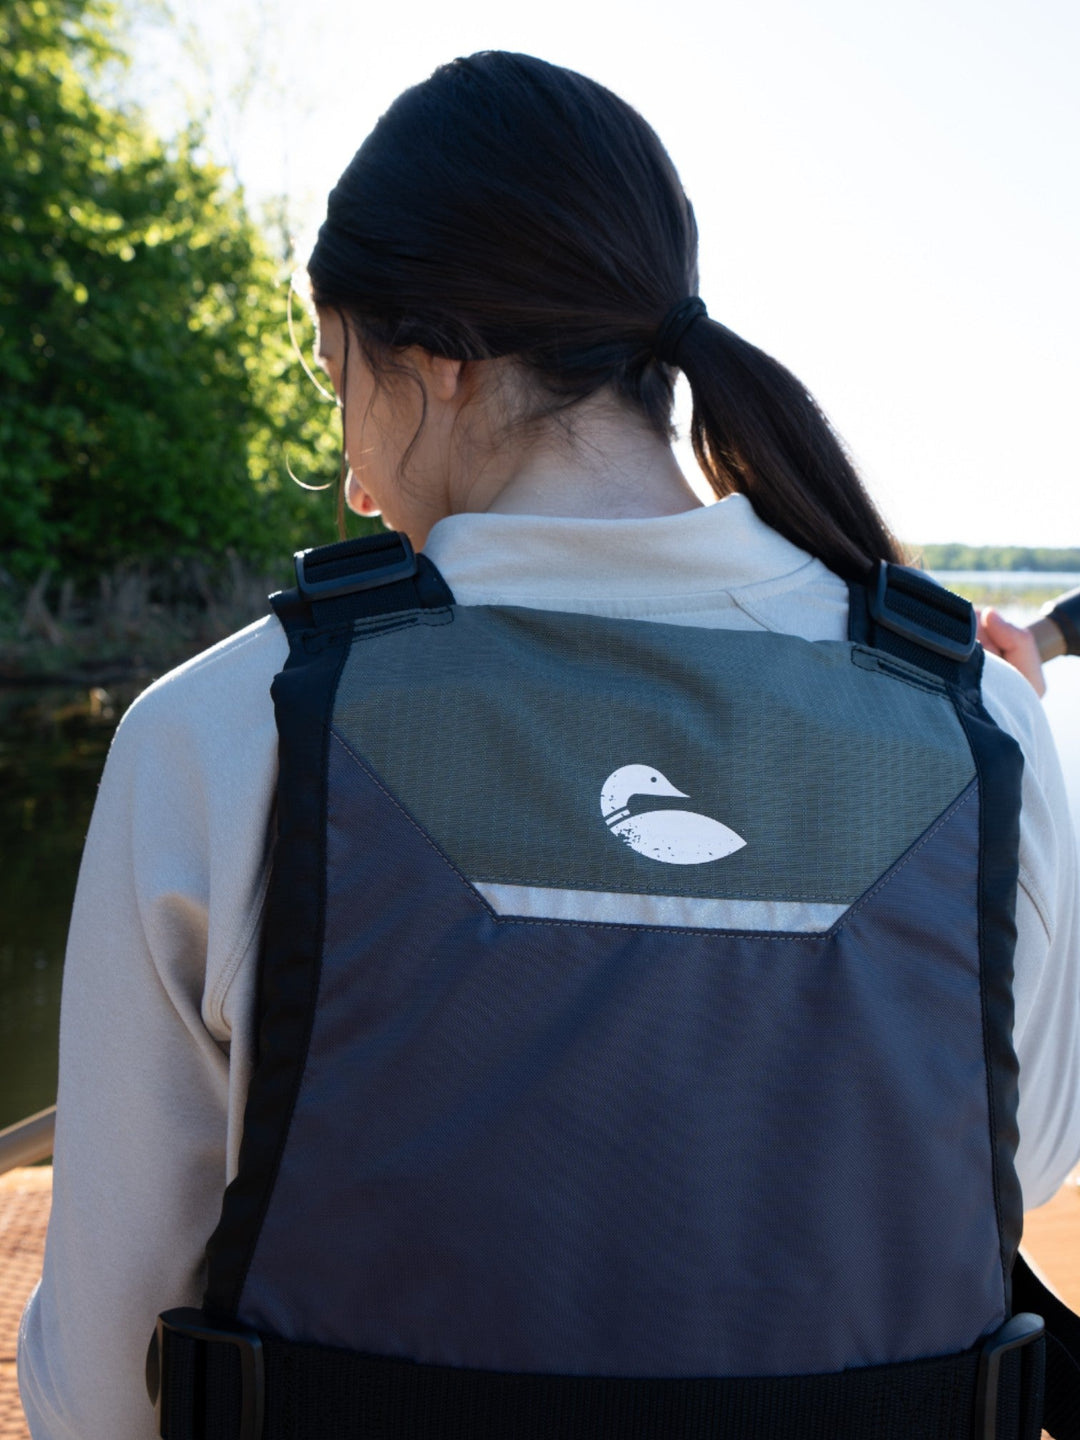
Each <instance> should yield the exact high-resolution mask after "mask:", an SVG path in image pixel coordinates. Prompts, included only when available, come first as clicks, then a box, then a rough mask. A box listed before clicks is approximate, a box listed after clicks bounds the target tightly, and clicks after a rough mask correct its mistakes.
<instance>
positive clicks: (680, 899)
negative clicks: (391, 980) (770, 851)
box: [472, 881, 849, 935]
mask: <svg viewBox="0 0 1080 1440" xmlns="http://www.w3.org/2000/svg"><path fill="white" fill-rule="evenodd" d="M472 883H473V885H474V886H475V888H476V889H477V890H478V891H479V892H480V894H481V895H482V896H483V897H484V899H485V900H486V901H487V902H488V904H489V905H490V906H491V908H492V909H493V910H494V911H495V913H496V915H516V916H520V917H521V918H522V919H528V920H586V921H593V922H595V923H598V924H605V925H669V926H670V925H677V926H680V927H683V928H687V929H691V930H756V931H762V930H764V931H769V932H775V931H784V932H788V933H792V932H794V933H796V934H800V935H806V934H816V933H819V932H821V931H822V930H829V929H831V927H832V926H833V925H835V924H836V922H837V920H839V919H840V917H841V915H843V914H844V912H845V910H847V909H848V908H849V907H848V906H846V905H826V904H818V903H816V902H814V901H803V900H700V899H697V898H696V897H694V896H692V895H625V894H622V893H620V892H618V891H605V890H556V889H552V888H549V887H545V886H535V885H491V884H486V883H483V882H477V881H473V882H472Z"/></svg>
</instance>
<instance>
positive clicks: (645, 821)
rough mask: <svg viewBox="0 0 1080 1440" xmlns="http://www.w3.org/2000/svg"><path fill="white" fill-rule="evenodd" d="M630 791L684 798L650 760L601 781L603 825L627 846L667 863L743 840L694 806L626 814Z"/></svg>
mask: <svg viewBox="0 0 1080 1440" xmlns="http://www.w3.org/2000/svg"><path fill="white" fill-rule="evenodd" d="M631 795H674V796H676V797H677V798H678V799H680V800H689V798H690V797H689V795H687V794H686V793H685V792H684V791H682V790H676V789H675V786H674V785H672V783H671V781H670V780H669V779H667V777H666V776H665V775H661V773H660V771H659V770H654V769H653V767H652V766H651V765H623V766H622V767H621V768H620V769H618V770H616V771H614V772H613V773H612V774H611V775H609V776H608V778H607V779H606V780H605V781H604V788H603V789H602V790H601V791H600V813H601V814H602V815H603V817H604V820H605V822H606V824H607V827H608V829H609V830H610V831H611V833H612V834H613V835H617V836H618V837H619V839H620V840H621V841H622V842H623V843H624V844H625V845H629V846H630V849H631V850H636V851H637V853H638V854H639V855H645V856H647V857H648V858H649V859H650V860H661V861H663V862H664V864H666V865H703V864H705V862H706V861H708V860H721V859H723V857H724V856H725V855H731V854H733V853H734V852H735V851H736V850H741V849H742V847H743V846H744V845H745V844H746V841H745V840H744V839H743V838H742V836H741V835H737V834H736V833H735V831H734V830H729V829H728V827H727V826H726V825H721V823H720V821H719V820H713V819H712V818H711V816H709V815H699V814H698V813H697V812H696V811H695V810H646V811H644V812H643V813H642V814H640V815H631V814H630V811H629V809H628V807H627V801H628V800H629V799H630V797H631Z"/></svg>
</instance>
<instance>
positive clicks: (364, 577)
mask: <svg viewBox="0 0 1080 1440" xmlns="http://www.w3.org/2000/svg"><path fill="white" fill-rule="evenodd" d="M393 538H394V539H395V540H396V541H397V542H398V544H399V545H400V547H401V551H402V558H401V559H400V560H391V561H390V563H389V564H387V565H377V566H374V567H373V568H371V569H366V570H360V571H354V572H353V573H352V574H351V575H339V576H337V577H331V578H328V579H326V580H313V579H310V578H309V577H308V574H307V558H308V556H309V555H315V554H317V553H318V549H317V548H313V549H308V550H298V551H297V552H296V554H295V555H294V556H293V563H294V565H295V567H296V588H297V589H298V590H299V591H300V594H301V595H302V596H303V597H304V599H305V600H334V599H336V598H337V597H338V596H340V595H352V594H353V593H354V592H355V591H357V590H374V589H375V588H376V587H377V586H379V585H390V584H392V583H393V582H394V581H395V580H409V579H411V578H412V576H413V575H415V574H416V571H417V568H418V564H419V562H418V561H417V558H416V552H415V551H414V550H413V547H412V544H411V542H410V540H409V537H408V536H407V535H403V534H402V533H401V532H400V531H395V532H394V537H393ZM386 549H387V551H388V552H389V553H391V554H393V549H394V547H393V546H387V547H386ZM368 553H369V554H370V553H372V552H370V551H369V552H368ZM375 553H377V552H375ZM343 558H344V557H335V559H333V560H328V561H327V562H326V563H327V565H328V567H329V566H332V565H333V564H335V562H336V563H340V561H341V559H343Z"/></svg>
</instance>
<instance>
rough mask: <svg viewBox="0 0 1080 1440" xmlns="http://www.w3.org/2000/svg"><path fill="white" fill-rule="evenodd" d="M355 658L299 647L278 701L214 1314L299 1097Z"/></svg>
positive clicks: (235, 1284)
mask: <svg viewBox="0 0 1080 1440" xmlns="http://www.w3.org/2000/svg"><path fill="white" fill-rule="evenodd" d="M347 654H348V646H347V644H344V643H339V644H337V645H331V646H328V645H325V644H323V645H321V646H317V647H315V648H313V649H312V650H311V651H308V650H307V649H306V648H305V645H304V641H303V640H302V639H299V640H294V641H293V645H292V650H291V653H290V657H289V660H288V662H287V663H286V666H285V669H284V670H282V672H281V673H280V674H279V675H278V676H276V677H275V679H274V683H273V686H272V689H271V694H272V696H273V700H274V709H275V714H276V718H277V726H278V751H279V778H278V790H277V809H276V817H275V818H276V826H277V837H276V842H275V857H274V868H273V873H272V877H271V884H270V891H269V895H268V897H267V906H266V915H265V919H264V923H263V939H262V953H261V956H260V962H259V976H258V989H257V998H256V1005H257V1011H258V1017H259V1028H258V1053H257V1056H256V1063H255V1070H254V1074H253V1075H252V1081H251V1088H250V1091H249V1095H248V1102H247V1107H246V1109H245V1112H244V1134H243V1139H242V1141H241V1146H240V1158H239V1166H238V1170H237V1174H236V1177H235V1179H234V1180H233V1181H232V1183H231V1184H230V1185H229V1186H228V1188H227V1190H226V1192H225V1196H224V1200H223V1202H222V1214H221V1219H220V1221H219V1223H218V1226H217V1229H216V1230H215V1231H214V1234H213V1235H212V1236H211V1238H210V1240H209V1242H208V1243H207V1247H206V1255H207V1287H206V1294H205V1297H204V1301H203V1303H204V1307H205V1309H206V1310H207V1311H208V1312H209V1313H211V1314H216V1315H221V1316H231V1315H233V1314H235V1311H236V1306H237V1304H238V1301H239V1296H240V1292H241V1289H242V1287H243V1283H244V1277H245V1275H246V1273H247V1268H248V1265H249V1264H250V1261H251V1254H252V1250H253V1248H254V1245H255V1242H256V1240H257V1238H258V1234H259V1229H260V1226H261V1224H262V1219H263V1214H264V1212H265V1210H266V1207H267V1205H268V1203H269V1200H270V1195H271V1192H272V1190H273V1186H274V1182H275V1179H276V1176H277V1169H278V1164H279V1162H280V1159H281V1154H282V1151H283V1149H284V1146H285V1138H286V1135H287V1133H288V1128H289V1125H290V1123H291V1118H292V1111H293V1105H294V1104H295V1100H296V1095H297V1092H298V1091H299V1088H300V1081H301V1076H302V1074H303V1067H304V1061H305V1057H306V1054H307V1047H308V1040H309V1037H310V1031H311V1022H312V1017H313V1013H314V1008H315V1000H316V996H317V993H318V979H319V968H320V963H321V951H322V941H323V927H324V920H325V874H326V827H325V807H326V789H327V785H326V763H327V747H328V742H329V736H330V717H331V714H332V709H333V700H334V693H335V691H336V688H337V683H338V679H339V676H340V673H341V667H342V663H343V661H344V659H345V657H346V656H347Z"/></svg>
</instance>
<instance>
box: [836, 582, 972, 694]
mask: <svg viewBox="0 0 1080 1440" xmlns="http://www.w3.org/2000/svg"><path fill="white" fill-rule="evenodd" d="M848 592H849V608H848V639H849V640H854V641H856V642H857V643H858V644H861V645H868V646H870V647H871V648H873V649H875V650H884V651H885V652H886V654H889V655H893V656H895V657H896V659H898V660H903V661H904V662H905V663H906V664H908V665H914V666H915V667H916V668H917V669H919V670H922V671H924V672H926V673H927V674H929V675H931V676H933V677H934V678H935V679H937V680H944V681H946V682H947V683H950V684H952V685H955V686H957V687H959V688H960V689H961V690H965V691H976V692H977V691H978V688H979V681H980V679H981V676H982V658H983V657H982V651H981V650H980V649H979V647H978V645H976V643H975V635H976V628H977V627H976V622H975V611H974V609H973V607H972V605H971V602H970V600H965V599H964V598H963V597H962V596H960V595H954V594H953V593H952V591H951V590H946V589H945V587H944V586H943V585H939V584H938V583H937V581H936V580H932V579H931V578H930V576H929V575H925V574H923V572H922V571H921V570H912V569H909V568H908V567H907V566H906V565H891V564H888V563H886V562H885V561H884V560H881V561H879V562H878V563H877V565H876V566H875V567H874V570H873V571H872V572H871V574H870V575H869V576H868V577H867V578H866V579H865V580H863V581H849V582H848Z"/></svg>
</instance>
